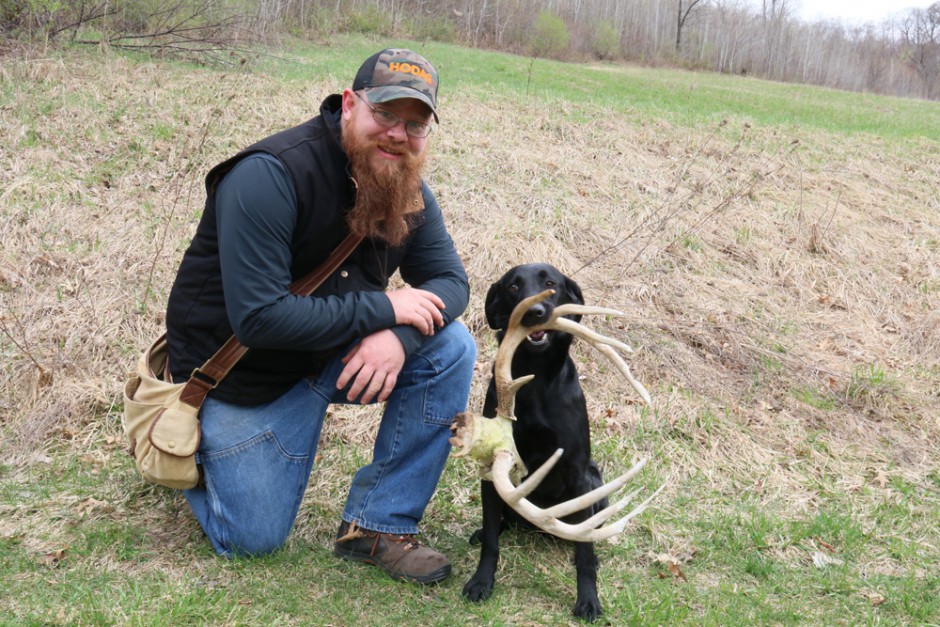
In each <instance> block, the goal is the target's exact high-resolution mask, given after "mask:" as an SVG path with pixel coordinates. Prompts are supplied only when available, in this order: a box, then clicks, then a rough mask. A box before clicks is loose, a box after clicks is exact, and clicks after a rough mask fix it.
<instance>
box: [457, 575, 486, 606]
mask: <svg viewBox="0 0 940 627" xmlns="http://www.w3.org/2000/svg"><path fill="white" fill-rule="evenodd" d="M491 594H493V580H492V579H490V580H489V581H486V580H481V579H478V578H477V577H474V578H473V579H471V580H470V581H468V582H467V585H465V586H464V587H463V595H464V596H465V597H467V599H468V600H470V601H473V602H474V603H479V602H480V601H486V600H487V599H488V598H490V595H491Z"/></svg>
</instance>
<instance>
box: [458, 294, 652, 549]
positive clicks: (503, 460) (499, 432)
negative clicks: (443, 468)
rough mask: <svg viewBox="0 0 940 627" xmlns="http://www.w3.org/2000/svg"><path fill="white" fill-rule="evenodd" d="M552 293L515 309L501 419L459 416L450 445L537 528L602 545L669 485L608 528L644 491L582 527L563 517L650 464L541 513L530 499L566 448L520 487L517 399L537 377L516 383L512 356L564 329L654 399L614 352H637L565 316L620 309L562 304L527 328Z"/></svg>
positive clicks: (499, 374)
mask: <svg viewBox="0 0 940 627" xmlns="http://www.w3.org/2000/svg"><path fill="white" fill-rule="evenodd" d="M553 293H554V290H546V291H544V292H542V293H540V294H536V295H535V296H530V297H529V298H527V299H525V300H523V301H522V302H520V303H519V304H518V305H516V307H515V308H514V309H513V311H512V315H511V316H510V318H509V324H508V326H507V329H506V334H505V335H504V337H503V340H502V342H500V345H499V350H498V351H497V353H496V364H495V366H494V367H493V376H494V380H495V384H496V398H497V410H496V418H492V419H490V418H484V417H483V416H475V415H473V414H469V413H462V414H458V415H457V416H456V418H455V419H454V424H453V425H452V426H451V430H452V431H453V432H454V437H452V438H451V440H450V441H451V444H453V445H454V446H455V447H457V449H456V450H455V451H454V454H455V455H456V456H458V457H460V456H464V455H469V456H470V457H472V458H473V459H475V460H477V462H478V463H479V464H480V474H481V476H482V477H483V478H484V479H488V480H490V481H492V482H493V485H494V486H495V487H496V491H497V492H498V493H499V495H500V497H501V498H502V499H503V501H504V502H505V503H506V504H507V505H509V506H510V507H512V508H513V509H514V510H515V511H516V512H518V513H519V514H520V515H521V516H522V517H524V518H525V519H526V520H528V521H529V522H531V523H532V524H534V525H535V526H537V527H538V528H540V529H542V530H544V531H547V532H548V533H551V534H553V535H556V536H558V537H560V538H564V539H566V540H573V541H575V542H597V541H599V540H604V539H607V538H610V537H612V536H615V535H617V534H619V533H620V532H622V531H623V530H624V528H625V527H626V526H627V523H628V522H630V520H631V519H633V518H634V517H636V516H637V515H639V514H640V513H642V512H643V511H644V510H645V509H646V507H647V506H648V505H649V503H650V502H651V501H652V500H653V499H654V498H655V497H656V495H658V494H659V493H660V492H661V491H662V489H663V488H664V487H665V485H663V486H662V487H660V488H659V489H658V490H656V492H654V493H653V494H652V495H650V497H649V498H647V499H646V500H645V501H643V502H642V503H640V504H639V505H637V506H636V507H635V508H634V509H633V510H632V511H630V512H629V513H628V514H627V515H626V516H624V517H623V518H620V519H618V520H617V521H616V522H614V523H611V524H609V525H607V526H604V527H600V526H599V525H603V524H604V523H605V522H607V520H609V519H610V518H611V517H613V516H614V515H616V514H618V513H620V512H621V511H623V510H624V509H625V508H626V507H627V506H628V505H629V504H630V502H631V501H632V500H633V498H634V497H635V496H636V495H637V494H638V493H639V492H640V490H635V491H634V492H631V493H630V494H628V495H626V496H625V497H624V498H622V499H620V500H619V501H617V502H616V503H614V504H613V505H610V506H608V507H606V508H604V509H603V510H601V511H599V512H597V513H596V514H594V515H593V516H591V517H590V518H588V519H587V520H585V521H583V522H581V523H578V524H568V523H564V522H562V521H561V520H559V519H560V518H564V517H565V516H568V515H570V514H573V513H575V512H578V511H581V510H584V509H587V508H589V507H591V506H592V505H593V504H594V503H597V502H598V501H600V500H601V499H603V498H604V497H606V496H608V495H610V494H613V493H614V492H616V491H617V490H620V489H621V488H622V487H623V486H624V485H626V484H627V482H629V481H630V480H631V479H632V478H633V477H634V476H635V475H636V474H637V473H638V472H639V471H640V469H642V468H643V466H644V465H646V460H645V459H641V460H640V461H639V462H637V463H636V464H635V465H634V466H633V467H632V468H631V469H630V470H628V471H627V472H625V473H624V474H622V475H620V476H619V477H617V478H616V479H614V480H613V481H610V482H608V483H606V484H604V485H602V486H601V487H599V488H596V489H594V490H591V491H590V492H588V493H586V494H582V495H581V496H579V497H577V498H574V499H571V500H570V501H565V502H564V503H559V504H557V505H554V506H552V507H549V508H547V509H541V508H539V507H537V506H536V505H534V504H532V502H531V501H529V500H528V499H526V497H527V496H528V495H529V494H530V493H531V492H532V491H533V490H534V489H535V488H536V487H537V486H538V485H539V484H540V483H541V482H542V480H543V479H545V477H546V475H548V473H549V471H551V469H552V468H553V467H554V466H555V464H556V463H557V462H558V460H559V459H560V458H561V456H562V454H563V450H562V449H558V450H557V451H555V454H554V455H552V457H551V458H549V459H548V460H547V461H546V462H545V463H544V464H542V466H541V467H539V468H538V469H537V470H536V471H535V472H533V473H531V474H530V475H529V476H528V477H526V479H525V480H524V481H522V482H521V483H519V482H520V480H521V479H522V477H524V476H525V474H526V468H525V466H524V465H523V464H522V461H521V459H520V456H519V452H518V451H517V450H516V445H515V442H514V441H513V439H512V422H513V421H514V420H515V419H516V418H515V412H514V409H515V397H516V392H517V391H518V390H519V388H520V387H522V386H523V385H525V384H526V383H528V382H529V381H531V380H532V378H533V376H532V375H528V376H525V377H520V378H518V379H513V378H512V356H513V354H514V353H515V351H516V349H517V348H518V346H519V344H521V343H522V342H523V341H524V340H525V338H526V336H528V335H529V334H531V333H533V332H535V331H542V330H554V331H564V332H565V333H570V334H571V335H574V336H576V337H579V338H581V339H583V340H584V341H586V342H588V343H589V344H591V345H592V346H594V347H595V348H597V349H598V350H599V351H601V353H603V354H604V355H606V356H607V357H608V358H609V359H610V360H611V361H612V362H613V363H614V364H615V365H616V366H617V369H618V370H620V372H621V373H622V374H623V375H624V376H625V377H626V378H627V380H628V381H629V382H630V384H631V385H633V388H634V389H635V390H636V391H637V393H639V395H640V396H641V397H642V398H643V400H644V401H646V402H647V403H649V402H650V396H649V393H648V392H647V391H646V388H644V387H643V385H642V384H640V382H639V381H637V380H636V379H635V378H634V377H633V375H632V374H631V373H630V369H629V368H628V367H627V364H626V363H625V362H624V361H623V359H622V358H621V357H620V355H618V354H617V352H616V351H614V348H619V349H620V350H622V351H625V352H628V353H632V352H633V349H632V348H630V347H629V346H627V345H626V344H624V343H622V342H618V341H617V340H614V339H611V338H608V337H605V336H603V335H600V334H598V333H595V332H594V331H591V330H590V329H588V328H586V327H584V326H582V325H581V324H579V323H577V322H574V321H573V320H569V319H567V318H562V316H565V315H573V314H577V315H589V314H604V315H613V316H621V315H623V314H622V313H620V312H619V311H615V310H613V309H604V308H601V307H585V306H583V305H560V306H558V307H556V308H555V310H554V311H553V312H552V315H551V317H550V318H549V319H548V321H546V322H544V323H541V324H538V325H535V326H531V327H526V326H524V325H523V324H522V318H523V316H524V315H525V314H526V312H527V311H528V310H529V309H530V308H531V307H532V306H533V305H536V304H538V303H540V302H542V301H544V300H545V299H546V298H548V297H549V296H551V295H552V294H553ZM517 484H518V485H517ZM641 489H642V488H641Z"/></svg>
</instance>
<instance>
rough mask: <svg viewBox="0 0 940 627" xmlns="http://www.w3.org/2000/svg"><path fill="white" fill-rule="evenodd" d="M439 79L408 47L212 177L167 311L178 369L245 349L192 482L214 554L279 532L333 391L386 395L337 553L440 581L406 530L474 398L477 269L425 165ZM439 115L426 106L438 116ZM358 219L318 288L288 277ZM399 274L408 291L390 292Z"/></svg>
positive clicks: (350, 398)
mask: <svg viewBox="0 0 940 627" xmlns="http://www.w3.org/2000/svg"><path fill="white" fill-rule="evenodd" d="M437 88H438V75H437V72H436V71H435V69H434V67H433V66H432V65H431V64H430V63H429V62H428V61H427V60H426V59H424V58H423V57H421V56H420V55H418V54H416V53H414V52H411V51H409V50H400V49H386V50H383V51H381V52H378V53H376V54H375V55H373V56H371V57H370V58H369V59H367V60H366V61H365V63H363V65H362V67H361V68H360V69H359V72H358V73H357V74H356V77H355V80H354V81H353V85H352V88H351V89H346V90H344V91H343V93H342V94H341V95H339V94H335V95H332V96H329V97H328V98H327V99H326V100H324V101H323V103H322V105H321V107H320V115H318V116H317V117H315V118H313V119H311V120H309V121H307V122H305V123H304V124H301V125H300V126H297V127H294V128H292V129H289V130H286V131H283V132H281V133H278V134H276V135H273V136H271V137H268V138H266V139H263V140H261V141H260V142H258V143H256V144H254V145H252V146H250V147H248V148H247V149H245V150H244V151H242V152H241V153H239V154H237V155H235V156H234V157H232V158H231V159H229V160H227V161H224V162H223V163H221V164H219V165H218V166H216V167H215V168H213V169H212V170H211V171H210V172H209V174H208V176H207V178H206V190H207V199H206V206H205V211H204V213H203V216H202V219H201V220H200V223H199V226H198V228H197V231H196V235H195V237H194V239H193V242H192V244H191V245H190V247H189V249H188V250H187V251H186V254H185V255H184V257H183V261H182V263H181V265H180V268H179V272H178V274H177V277H176V281H175V283H174V285H173V288H172V291H171V293H170V298H169V306H168V310H167V335H168V340H169V347H170V364H171V371H172V375H173V378H174V380H175V381H183V380H185V379H187V378H188V377H189V375H190V373H191V372H192V371H193V369H194V368H196V367H198V366H200V365H202V363H203V362H204V361H205V360H206V359H207V358H208V357H209V356H211V355H212V354H213V353H214V352H215V351H216V350H217V349H218V348H219V346H221V345H222V343H223V342H225V340H226V339H227V338H228V337H229V336H230V335H231V334H232V333H233V332H234V333H235V335H236V336H237V337H238V340H239V341H240V342H241V343H242V344H243V345H245V346H247V347H249V349H250V350H249V351H248V353H247V354H246V356H245V357H244V358H242V360H241V361H239V362H238V365H237V366H236V367H235V368H234V369H233V370H232V372H231V373H230V374H229V375H228V376H227V377H226V378H225V379H224V380H223V381H222V382H221V384H220V385H219V386H218V387H217V388H216V389H215V390H213V391H212V392H211V393H210V394H209V396H208V398H207V399H206V401H205V403H204V404H203V406H202V409H201V413H200V419H201V422H202V441H201V442H200V446H199V452H198V454H197V462H198V463H199V465H200V469H201V473H202V476H203V478H204V485H202V483H201V484H200V485H199V486H197V487H196V488H194V489H192V490H187V491H186V498H187V499H188V501H189V504H190V506H191V508H192V510H193V513H194V514H195V515H196V518H197V519H198V520H199V523H200V525H202V528H203V529H204V530H205V532H206V534H207V535H208V537H209V539H210V540H211V542H212V545H213V546H214V548H215V550H216V551H217V552H219V553H220V554H222V555H226V556H232V555H259V554H264V553H269V552H271V551H274V550H275V549H277V548H278V547H280V546H282V545H283V543H284V542H285V540H286V538H287V535H288V534H289V532H290V530H291V528H292V526H293V523H294V519H295V518H296V516H297V511H298V508H299V506H300V501H301V499H302V497H303V495H304V491H305V489H306V486H307V481H308V479H309V475H310V472H311V470H312V466H313V460H314V454H315V453H316V449H317V442H318V440H319V436H320V428H321V426H322V424H323V419H324V415H325V413H326V410H327V407H328V405H329V404H330V403H333V402H346V403H371V402H375V401H378V402H385V403H386V406H385V412H384V414H383V417H382V422H381V426H380V427H379V431H378V435H377V437H376V441H375V447H374V452H373V459H372V462H371V463H370V464H368V465H367V466H364V467H363V468H361V469H360V470H359V471H358V472H357V473H356V474H355V477H354V478H353V481H352V486H351V488H350V491H349V495H348V498H347V501H346V506H345V509H344V510H343V513H342V521H341V522H340V527H339V533H338V535H337V540H336V544H335V548H334V550H335V553H336V554H337V555H338V556H340V557H342V558H345V559H349V560H354V561H363V562H368V563H372V564H375V565H377V566H379V567H381V568H382V569H384V570H385V571H386V572H388V573H389V575H391V576H392V577H393V578H395V579H400V580H408V581H415V582H419V583H435V582H438V581H441V580H443V579H444V578H445V577H447V575H448V574H449V573H450V564H449V562H448V561H447V558H446V557H444V556H443V555H441V554H440V553H438V552H436V551H434V550H432V549H431V548H429V547H426V546H423V545H421V543H420V542H418V541H417V540H416V539H415V537H414V536H415V534H416V533H417V532H418V523H419V522H420V520H421V518H422V516H423V514H424V509H425V507H426V506H427V504H428V502H429V500H430V499H431V496H432V494H433V492H434V490H435V488H436V486H437V482H438V479H439V478H440V474H441V472H442V470H443V468H444V464H445V462H446V459H447V456H448V454H449V451H450V445H449V443H448V438H449V436H450V432H449V425H450V422H451V419H452V418H453V416H454V414H456V413H457V412H459V411H462V410H463V409H464V408H465V407H466V403H467V397H468V394H469V388H470V379H471V375H472V371H473V364H474V362H475V360H476V346H475V343H474V341H473V338H472V337H471V336H470V334H469V332H468V331H467V329H466V328H465V327H464V326H462V325H461V324H460V323H459V322H455V319H456V318H457V317H458V316H459V315H461V314H462V313H463V311H464V309H465V308H466V306H467V301H468V298H469V286H468V282H467V276H466V272H465V270H464V268H463V265H462V263H461V261H460V259H459V257H458V256H457V252H456V250H455V248H454V244H453V242H452V240H451V238H450V236H449V235H448V233H447V230H446V228H445V226H444V222H443V219H442V217H441V211H440V208H439V207H438V204H437V201H436V200H435V198H434V195H433V194H432V193H431V191H430V189H428V187H427V185H425V184H424V183H423V181H422V179H421V168H422V165H423V163H424V158H425V151H426V147H427V142H428V135H429V133H430V132H431V130H432V127H431V124H432V121H433V122H436V121H437V120H438V115H437ZM432 118H433V120H432ZM350 231H352V232H353V233H354V234H358V235H361V236H363V237H364V238H365V239H364V240H363V241H362V243H361V244H360V245H359V246H358V247H357V248H356V249H355V250H354V251H353V252H352V253H351V254H350V256H349V257H348V258H347V259H346V261H345V262H344V263H343V264H342V265H341V266H340V268H339V270H338V271H336V272H335V273H333V275H332V276H330V277H329V278H328V279H327V280H326V281H325V282H324V284H323V285H322V286H321V287H320V288H319V289H318V290H317V291H316V292H314V293H313V294H312V295H311V296H309V297H301V296H295V295H293V294H291V293H290V292H289V290H288V285H289V284H290V283H291V281H293V280H296V279H298V278H301V277H303V276H304V275H306V274H308V273H309V272H310V271H311V270H313V269H314V268H315V267H317V266H318V265H319V264H320V263H321V262H322V261H323V260H324V259H325V258H326V257H327V256H328V255H329V254H330V252H331V251H332V250H333V249H334V248H336V246H337V245H338V244H339V243H340V242H341V241H342V240H343V239H344V238H345V237H346V235H347V234H348V233H349V232H350ZM396 269H398V270H400V273H401V276H402V278H403V279H404V281H405V282H407V283H408V284H409V285H410V286H411V287H405V288H402V289H398V290H392V291H388V292H386V291H385V290H386V288H387V287H388V279H389V277H390V276H391V275H392V274H393V273H394V272H395V270H396Z"/></svg>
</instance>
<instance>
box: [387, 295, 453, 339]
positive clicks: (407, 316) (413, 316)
mask: <svg viewBox="0 0 940 627" xmlns="http://www.w3.org/2000/svg"><path fill="white" fill-rule="evenodd" d="M386 296H388V299H389V300H390V301H392V309H394V310H395V324H408V325H411V326H413V327H415V328H416V329H418V330H419V331H421V333H423V334H424V335H434V329H435V327H437V328H440V327H443V326H444V316H443V315H442V314H441V310H442V309H444V301H442V300H441V299H440V297H439V296H438V295H437V294H434V293H432V292H429V291H427V290H419V289H415V288H413V287H405V288H402V289H400V290H393V291H391V292H387V293H386Z"/></svg>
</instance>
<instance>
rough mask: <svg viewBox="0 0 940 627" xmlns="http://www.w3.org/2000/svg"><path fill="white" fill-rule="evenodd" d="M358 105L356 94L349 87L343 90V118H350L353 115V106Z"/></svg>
mask: <svg viewBox="0 0 940 627" xmlns="http://www.w3.org/2000/svg"><path fill="white" fill-rule="evenodd" d="M355 106H356V94H355V92H353V90H351V89H349V88H348V87H347V88H346V89H344V90H343V119H344V120H348V119H349V118H351V117H352V110H353V107H355Z"/></svg>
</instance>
